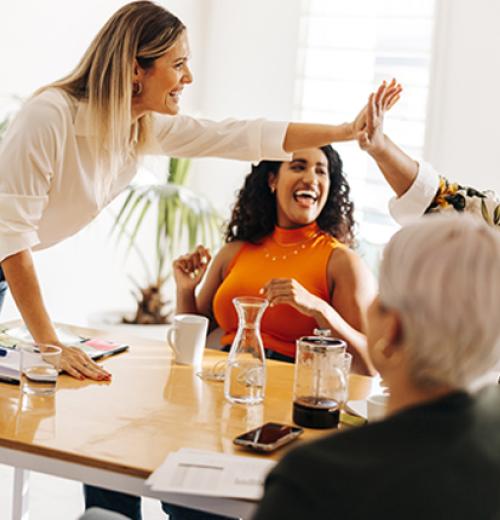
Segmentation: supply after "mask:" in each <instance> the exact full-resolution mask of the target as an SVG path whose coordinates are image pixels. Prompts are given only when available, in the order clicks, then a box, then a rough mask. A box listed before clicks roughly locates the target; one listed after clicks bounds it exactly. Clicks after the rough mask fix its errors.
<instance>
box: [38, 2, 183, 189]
mask: <svg viewBox="0 0 500 520" xmlns="http://www.w3.org/2000/svg"><path fill="white" fill-rule="evenodd" d="M185 28H186V27H185V25H184V24H183V23H182V22H181V21H180V20H179V19H178V18H177V17H176V16H174V15H173V14H172V13H170V12H169V11H167V10H166V9H164V8H163V7H161V6H159V5H156V4H155V3H153V2H149V1H146V0H141V1H137V2H131V3H129V4H126V5H124V6H123V7H122V8H120V9H119V10H118V11H116V13H115V14H113V15H112V16H111V18H110V19H109V20H108V21H107V22H106V24H105V25H104V27H102V29H101V30H100V31H99V32H98V34H97V36H96V37H95V38H94V40H93V41H92V43H91V44H90V46H89V47H88V49H87V50H86V52H85V54H84V55H83V57H82V59H81V60H80V63H79V64H78V65H77V66H76V68H75V69H74V70H73V71H72V72H70V73H69V74H68V75H67V76H65V77H64V78H62V79H60V80H58V81H55V82H54V83H51V84H50V85H46V86H45V87H43V88H42V89H40V90H39V91H38V92H40V91H42V90H46V89H47V88H54V87H57V88H60V89H62V90H63V91H65V92H66V93H67V94H69V95H70V96H72V97H74V98H76V99H77V100H79V101H81V100H84V101H86V102H87V103H88V113H89V124H90V126H91V128H92V133H93V134H94V135H95V152H96V157H97V159H98V164H99V166H101V167H102V168H103V171H105V172H107V173H106V174H105V175H104V177H105V178H106V179H107V182H105V184H106V185H107V186H104V189H105V190H106V189H109V186H110V184H111V183H112V180H113V178H114V175H116V173H117V170H118V168H119V167H120V164H121V162H122V161H123V159H124V157H125V158H126V157H127V156H128V155H129V154H131V153H132V154H137V153H140V152H143V151H144V150H145V149H146V147H147V146H148V144H149V143H150V140H151V139H152V136H151V115H150V114H146V115H143V116H142V117H140V118H139V120H138V121H137V125H138V126H137V129H136V130H137V134H136V135H137V142H136V143H131V132H132V130H133V129H132V126H131V125H132V114H131V105H132V101H131V100H132V95H133V90H132V79H133V72H134V65H135V61H137V63H138V64H139V65H140V66H141V67H142V68H144V69H147V68H150V67H152V66H153V63H154V61H155V60H156V59H157V58H159V57H160V56H162V55H163V54H165V52H166V51H167V50H168V49H169V48H170V47H171V46H172V45H173V44H174V43H175V41H176V40H177V38H178V36H179V35H180V34H181V33H182V32H183V31H184V29H185ZM113 174H114V175H113Z"/></svg>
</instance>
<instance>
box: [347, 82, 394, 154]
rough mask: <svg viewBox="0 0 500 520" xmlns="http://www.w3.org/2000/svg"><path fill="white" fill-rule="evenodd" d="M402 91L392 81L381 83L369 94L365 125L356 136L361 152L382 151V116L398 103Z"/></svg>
mask: <svg viewBox="0 0 500 520" xmlns="http://www.w3.org/2000/svg"><path fill="white" fill-rule="evenodd" d="M402 90H403V87H402V86H401V85H400V84H399V83H397V82H396V80H395V79H393V80H392V81H391V82H390V83H389V84H388V85H387V84H386V83H385V82H383V83H382V85H380V87H379V88H378V90H377V91H376V92H372V93H371V94H370V97H369V98H368V104H367V105H366V114H365V125H364V126H363V127H361V128H360V130H359V131H358V133H357V135H356V138H357V140H358V143H359V146H360V147H361V149H362V150H365V151H366V152H368V153H370V154H377V153H381V152H383V151H384V149H385V144H386V143H385V137H384V115H385V113H386V112H387V111H388V110H390V109H391V108H392V107H393V106H394V104H395V103H397V102H398V100H399V97H400V95H401V92H402Z"/></svg>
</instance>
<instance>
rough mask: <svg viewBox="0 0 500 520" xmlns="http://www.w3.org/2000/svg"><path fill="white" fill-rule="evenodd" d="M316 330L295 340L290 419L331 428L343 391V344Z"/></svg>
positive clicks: (334, 422) (344, 385) (344, 349)
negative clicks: (311, 334)
mask: <svg viewBox="0 0 500 520" xmlns="http://www.w3.org/2000/svg"><path fill="white" fill-rule="evenodd" d="M318 332H319V333H320V335H317V336H306V337H302V338H300V339H298V340H297V355H296V359H295V380H294V387H293V421H294V422H295V423H296V424H299V425H301V426H306V427H308V428H333V427H335V426H337V424H338V422H339V416H340V408H341V406H342V404H343V402H344V401H345V399H346V393H347V381H346V375H345V370H344V364H345V361H344V353H345V351H346V344H345V342H344V341H342V340H340V339H336V338H331V337H328V336H326V335H325V334H324V333H323V334H322V332H323V331H318ZM315 333H317V332H316V331H315Z"/></svg>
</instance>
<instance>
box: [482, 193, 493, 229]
mask: <svg viewBox="0 0 500 520" xmlns="http://www.w3.org/2000/svg"><path fill="white" fill-rule="evenodd" d="M481 213H482V214H483V218H484V220H486V222H487V223H488V224H490V225H491V224H493V222H492V221H491V217H490V215H489V213H488V206H487V205H486V202H484V199H481Z"/></svg>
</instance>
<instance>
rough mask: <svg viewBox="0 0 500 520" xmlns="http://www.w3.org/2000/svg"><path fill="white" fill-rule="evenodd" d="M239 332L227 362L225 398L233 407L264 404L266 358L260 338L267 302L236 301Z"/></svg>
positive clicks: (258, 299)
mask: <svg viewBox="0 0 500 520" xmlns="http://www.w3.org/2000/svg"><path fill="white" fill-rule="evenodd" d="M233 304H234V306H235V308H236V312H237V313H238V319H239V323H238V331H237V333H236V337H235V338H234V341H233V344H232V345H231V350H230V351H229V356H228V359H227V367H226V376H225V378H224V396H225V397H226V399H227V400H228V401H230V402H232V403H239V404H259V403H262V401H263V400H264V391H265V386H266V357H265V355H264V345H263V344H262V338H261V336H260V320H261V318H262V315H263V314H264V311H265V310H266V307H267V305H268V302H267V300H265V299H263V298H253V297H243V298H234V299H233Z"/></svg>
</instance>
